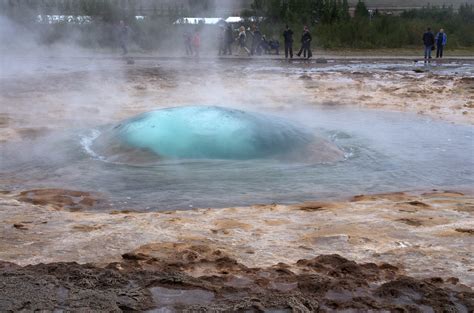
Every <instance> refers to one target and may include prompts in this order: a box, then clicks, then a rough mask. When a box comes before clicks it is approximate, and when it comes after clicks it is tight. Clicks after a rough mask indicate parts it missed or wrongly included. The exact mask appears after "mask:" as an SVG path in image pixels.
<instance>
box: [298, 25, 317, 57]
mask: <svg viewBox="0 0 474 313" xmlns="http://www.w3.org/2000/svg"><path fill="white" fill-rule="evenodd" d="M312 40H313V38H312V37H311V34H310V33H309V28H308V26H305V27H304V28H303V35H302V36H301V49H300V51H299V52H298V53H297V54H296V55H297V56H301V53H303V57H304V58H306V56H307V58H308V59H309V58H311V57H312V56H313V53H312V52H311V41H312Z"/></svg>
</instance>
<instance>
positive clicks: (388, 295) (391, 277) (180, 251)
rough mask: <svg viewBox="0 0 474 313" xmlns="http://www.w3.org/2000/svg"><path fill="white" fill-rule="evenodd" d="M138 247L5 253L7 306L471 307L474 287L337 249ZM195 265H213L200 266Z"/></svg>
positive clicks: (1, 268)
mask: <svg viewBox="0 0 474 313" xmlns="http://www.w3.org/2000/svg"><path fill="white" fill-rule="evenodd" d="M163 248H164V251H163V249H162V247H161V246H159V245H154V246H153V247H150V246H148V247H143V248H139V249H138V251H141V250H142V249H144V250H147V251H149V253H147V254H145V253H141V252H134V253H127V254H124V255H123V260H122V261H120V262H115V263H111V264H108V265H107V266H105V267H97V266H94V265H90V264H84V265H80V264H77V263H49V264H38V265H31V266H25V267H19V266H17V265H15V264H12V263H6V262H0V286H1V288H0V308H2V311H11V312H19V311H22V312H26V311H38V310H41V311H53V310H66V311H70V310H72V311H77V310H79V311H82V312H86V311H88V312H90V311H108V312H135V311H144V310H150V309H167V310H172V309H174V310H177V311H179V312H267V310H282V311H283V312H327V311H334V310H337V311H339V310H348V309H352V310H357V311H367V310H375V311H392V312H422V311H426V310H427V309H429V308H431V309H433V311H434V312H462V311H466V312H470V311H472V310H474V291H473V290H472V289H471V288H469V287H467V286H464V285H462V284H459V283H458V280H457V279H456V278H448V279H447V280H443V279H442V278H439V277H431V278H425V279H415V278H413V277H409V276H406V275H404V273H403V271H401V270H400V269H399V268H397V267H396V266H393V265H390V264H387V263H382V264H378V265H377V264H374V263H363V264H358V263H356V262H354V261H350V260H347V259H345V258H343V257H341V256H339V255H337V254H333V255H320V256H318V257H316V258H313V259H302V260H298V261H297V262H296V263H295V264H284V263H278V264H275V265H273V266H270V267H265V268H249V267H246V266H244V265H242V264H240V263H238V262H237V261H236V260H235V259H233V258H231V257H229V256H228V255H226V254H225V253H223V252H222V251H220V250H218V249H215V248H213V247H210V246H206V245H199V246H193V245H186V244H171V245H165V246H164V247H163ZM196 268H199V269H205V272H203V273H201V275H196V274H197V273H196Z"/></svg>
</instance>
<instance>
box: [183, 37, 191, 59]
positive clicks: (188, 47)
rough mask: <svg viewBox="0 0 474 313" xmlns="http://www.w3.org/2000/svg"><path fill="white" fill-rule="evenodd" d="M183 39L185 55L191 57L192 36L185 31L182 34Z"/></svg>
mask: <svg viewBox="0 0 474 313" xmlns="http://www.w3.org/2000/svg"><path fill="white" fill-rule="evenodd" d="M183 38H184V46H185V48H186V55H187V56H192V55H193V54H194V52H193V44H192V41H193V36H192V34H191V33H190V32H188V31H187V32H185V33H184V34H183Z"/></svg>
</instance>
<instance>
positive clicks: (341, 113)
mask: <svg viewBox="0 0 474 313" xmlns="http://www.w3.org/2000/svg"><path fill="white" fill-rule="evenodd" d="M280 114H281V115H282V116H284V117H285V118H286V119H288V120H291V121H293V122H294V123H296V124H300V125H302V126H304V127H305V128H306V129H310V130H311V131H313V132H315V133H318V134H319V135H320V136H322V137H325V139H326V140H328V141H330V142H332V143H333V144H335V145H337V146H338V147H339V148H340V149H341V150H342V151H344V153H345V158H344V159H343V160H340V161H336V162H329V163H311V162H285V161H282V160H278V159H272V158H258V159H251V160H219V159H198V160H189V159H186V160H180V159H164V160H162V161H161V162H158V163H156V164H153V165H148V166H143V165H142V166H133V165H127V164H120V163H113V162H112V163H111V162H107V161H104V159H103V158H102V157H101V156H100V155H97V154H94V150H93V149H92V148H91V146H92V143H93V142H94V140H95V138H97V137H98V136H100V134H101V131H102V130H103V128H102V127H98V128H97V129H93V130H91V129H79V130H75V131H66V132H64V133H62V134H55V135H50V136H46V137H42V138H38V139H36V140H31V141H27V142H22V143H16V144H13V143H9V144H6V145H5V146H4V147H3V148H2V149H3V151H2V158H3V160H2V162H1V164H0V166H1V167H0V171H1V176H2V177H3V186H2V188H3V189H10V190H11V189H22V190H23V189H27V188H42V187H44V188H52V187H59V188H69V189H76V190H86V191H98V192H102V193H104V194H105V195H106V196H108V198H109V199H110V204H109V205H110V207H111V208H113V209H117V208H122V207H123V208H128V209H140V210H158V211H159V210H167V209H187V208H191V207H194V208H195V207H224V206H243V205H249V204H255V203H272V202H278V203H292V202H301V201H304V200H312V199H321V198H324V199H328V198H340V197H344V196H349V195H354V194H361V193H376V192H390V191H400V190H413V189H429V188H450V187H452V188H457V187H460V186H472V185H473V183H474V179H473V177H474V175H473V174H474V173H473V172H474V146H473V136H474V130H473V127H471V126H459V125H453V124H450V123H445V122H437V121H432V120H430V119H425V118H422V117H419V116H414V115H410V114H402V113H380V112H373V111H358V110H348V109H344V110H316V109H312V108H309V107H304V108H302V109H301V110H300V111H298V110H296V111H295V110H292V111H291V112H286V111H282V112H280Z"/></svg>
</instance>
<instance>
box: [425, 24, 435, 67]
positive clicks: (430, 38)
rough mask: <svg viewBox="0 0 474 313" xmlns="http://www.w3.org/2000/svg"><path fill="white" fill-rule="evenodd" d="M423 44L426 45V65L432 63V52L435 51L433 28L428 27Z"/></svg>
mask: <svg viewBox="0 0 474 313" xmlns="http://www.w3.org/2000/svg"><path fill="white" fill-rule="evenodd" d="M423 44H424V45H425V63H426V62H428V63H429V62H431V60H430V59H431V50H433V47H434V44H435V37H434V35H433V33H432V32H431V28H429V27H428V29H427V30H426V32H425V33H424V34H423Z"/></svg>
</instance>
